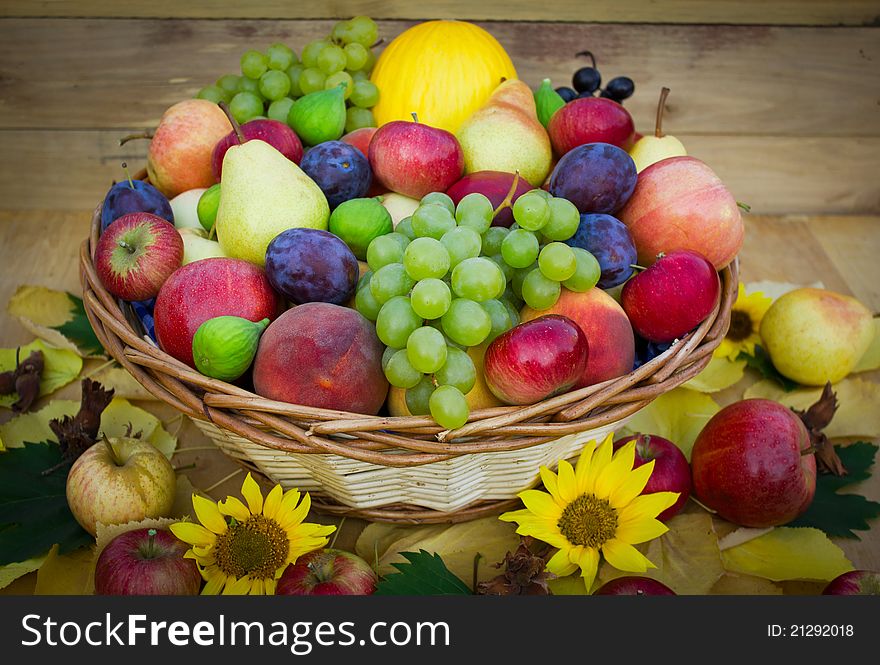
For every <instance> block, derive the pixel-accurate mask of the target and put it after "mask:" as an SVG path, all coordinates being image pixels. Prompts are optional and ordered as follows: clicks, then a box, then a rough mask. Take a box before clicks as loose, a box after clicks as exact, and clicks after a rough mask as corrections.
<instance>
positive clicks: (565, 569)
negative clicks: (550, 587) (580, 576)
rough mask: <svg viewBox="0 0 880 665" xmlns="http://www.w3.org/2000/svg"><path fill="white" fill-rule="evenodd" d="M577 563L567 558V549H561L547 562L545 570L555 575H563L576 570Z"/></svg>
mask: <svg viewBox="0 0 880 665" xmlns="http://www.w3.org/2000/svg"><path fill="white" fill-rule="evenodd" d="M577 568H578V567H577V565H576V564H573V563H572V562H571V561H569V559H568V550H566V549H561V550H559V551H558V552H557V553H556V554H554V555H553V556H552V557H550V560H549V561H548V562H547V570H549V571H550V572H551V573H553V574H554V575H556V576H557V577H565V576H567V575H571V574H572V573H573V572H574V571H576V570H577Z"/></svg>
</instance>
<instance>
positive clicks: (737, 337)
mask: <svg viewBox="0 0 880 665" xmlns="http://www.w3.org/2000/svg"><path fill="white" fill-rule="evenodd" d="M754 332H755V326H754V325H753V324H752V317H751V316H749V315H748V313H747V312H743V311H742V310H739V309H735V310H733V311H732V312H730V327H729V328H728V329H727V335H726V337H727V338H728V339H731V340H733V341H734V342H741V341H743V340H744V339H748V338H749V337H750V336H751V335H752V333H754Z"/></svg>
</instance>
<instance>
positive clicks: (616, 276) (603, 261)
mask: <svg viewBox="0 0 880 665" xmlns="http://www.w3.org/2000/svg"><path fill="white" fill-rule="evenodd" d="M565 242H566V244H567V245H570V246H571V247H580V248H581V249H585V250H587V251H588V252H589V253H590V254H592V255H593V256H595V257H596V260H597V261H598V262H599V267H600V268H601V269H602V276H601V277H600V278H599V282H598V284H597V286H598V287H599V288H600V289H610V288H611V287H614V286H617V285H618V284H623V283H624V282H625V281H626V280H627V279H629V277H630V275H632V272H633V268H632V265H633V264H634V263H636V261H637V258H638V254H637V253H636V246H635V243H634V242H633V237H632V235H631V234H630V232H629V229H628V228H627V227H626V224H624V223H623V222H621V221H620V220H619V219H617V218H616V217H612V216H611V215H606V214H601V213H600V214H582V215H581V221H580V224H579V225H578V230H577V231H575V234H574V235H573V236H572V237H571V238H569V239H568V240H566V241H565Z"/></svg>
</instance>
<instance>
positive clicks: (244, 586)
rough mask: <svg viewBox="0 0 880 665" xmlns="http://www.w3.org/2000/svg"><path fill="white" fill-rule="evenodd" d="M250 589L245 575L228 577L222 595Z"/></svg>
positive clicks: (238, 593)
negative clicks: (237, 577) (235, 577)
mask: <svg viewBox="0 0 880 665" xmlns="http://www.w3.org/2000/svg"><path fill="white" fill-rule="evenodd" d="M248 475H250V474H248ZM250 590H251V579H250V578H249V577H247V576H244V577H242V578H241V579H238V580H235V581H233V578H231V577H230V578H229V579H228V580H227V581H226V588H225V589H223V595H224V596H246V595H247V594H248V592H249V591H250Z"/></svg>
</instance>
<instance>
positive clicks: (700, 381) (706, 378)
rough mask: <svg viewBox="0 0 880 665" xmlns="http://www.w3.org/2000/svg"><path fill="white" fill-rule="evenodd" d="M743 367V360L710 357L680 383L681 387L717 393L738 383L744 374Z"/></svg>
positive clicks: (744, 364) (744, 363)
mask: <svg viewBox="0 0 880 665" xmlns="http://www.w3.org/2000/svg"><path fill="white" fill-rule="evenodd" d="M745 369H746V361H745V360H728V359H727V358H712V360H710V361H709V364H708V365H706V368H705V369H704V370H703V371H702V372H700V373H699V374H697V375H696V376H695V377H694V378H692V379H691V380H690V381H688V382H687V383H684V384H682V388H687V389H688V390H696V391H697V392H701V393H717V392H719V391H721V390H724V389H725V388H729V387H730V386H732V385H734V384H735V383H738V382H739V380H740V379H742V378H743V376H744V375H745Z"/></svg>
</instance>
